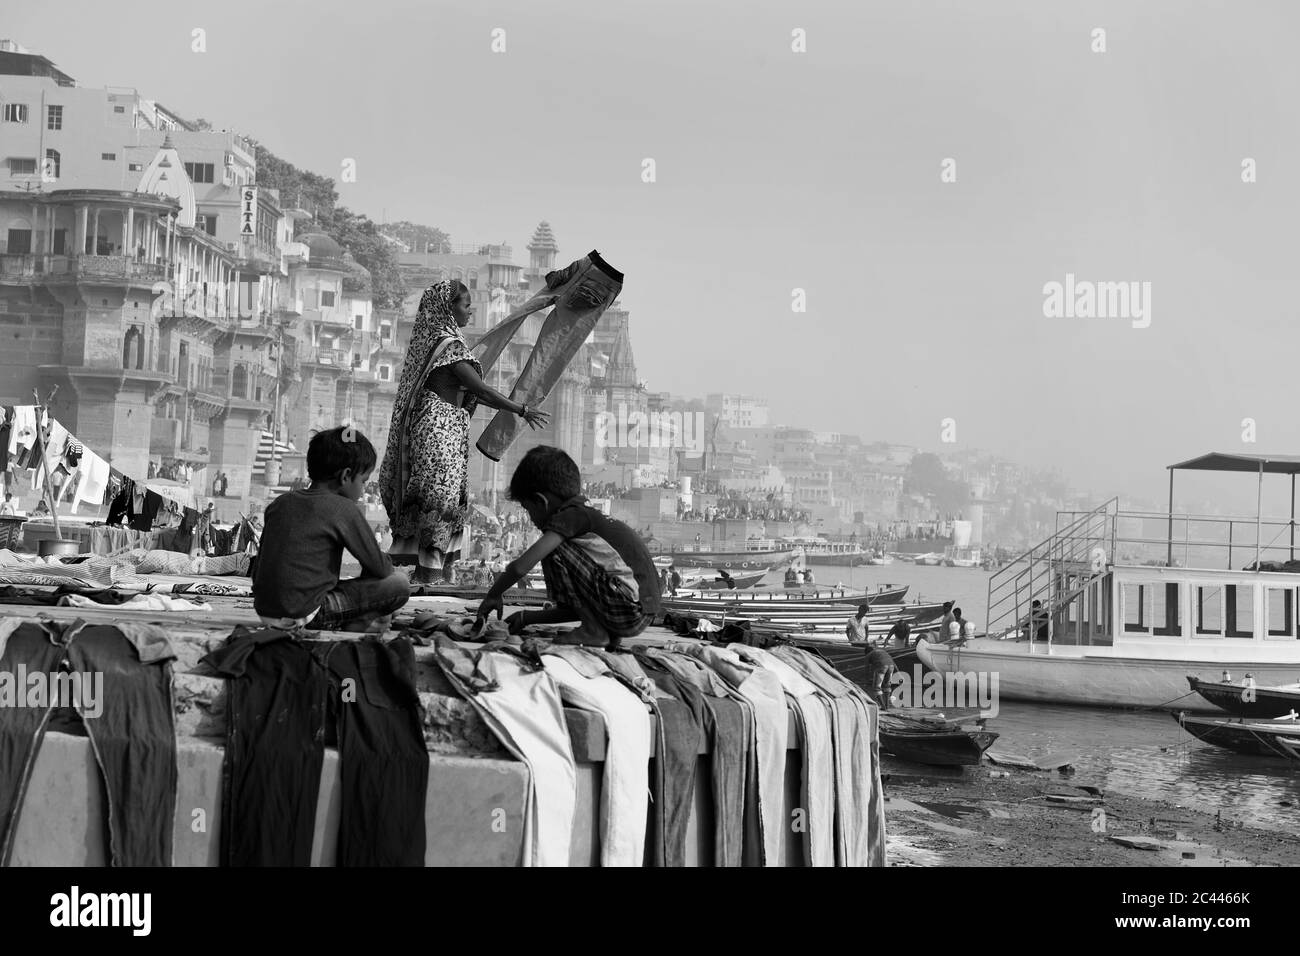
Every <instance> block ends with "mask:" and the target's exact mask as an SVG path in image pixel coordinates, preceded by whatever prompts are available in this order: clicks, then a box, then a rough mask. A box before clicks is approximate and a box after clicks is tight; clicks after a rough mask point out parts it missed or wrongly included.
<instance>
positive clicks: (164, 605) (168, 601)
mask: <svg viewBox="0 0 1300 956" xmlns="http://www.w3.org/2000/svg"><path fill="white" fill-rule="evenodd" d="M59 603H60V604H63V605H65V606H67V607H92V608H103V607H119V608H124V609H126V610H134V611H211V610H212V605H211V604H203V603H199V602H195V601H187V600H185V599H184V598H175V597H169V596H167V595H166V594H137V595H135V596H134V597H132V598H129V599H128V600H125V601H119V602H110V603H102V602H100V601H96V600H94V599H93V598H90V597H88V596H86V595H84V594H65V595H64V596H63V598H62V599H61V600H60V601H59Z"/></svg>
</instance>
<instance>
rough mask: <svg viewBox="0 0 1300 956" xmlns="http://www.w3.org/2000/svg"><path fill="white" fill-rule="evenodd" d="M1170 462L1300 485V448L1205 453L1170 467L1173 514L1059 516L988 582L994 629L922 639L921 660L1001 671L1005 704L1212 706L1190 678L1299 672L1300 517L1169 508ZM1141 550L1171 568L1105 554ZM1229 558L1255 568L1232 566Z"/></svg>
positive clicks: (1295, 677)
mask: <svg viewBox="0 0 1300 956" xmlns="http://www.w3.org/2000/svg"><path fill="white" fill-rule="evenodd" d="M1175 469H1185V470H1199V471H1239V472H1250V473H1254V474H1257V476H1258V480H1259V481H1260V482H1261V484H1262V481H1263V476H1264V475H1265V474H1282V475H1290V476H1291V477H1292V487H1293V488H1294V480H1295V475H1296V474H1300V457H1278V456H1270V457H1261V456H1250V455H1235V454H1211V455H1205V456H1202V457H1201V458H1197V459H1193V460H1191V461H1187V462H1183V463H1181V464H1178V465H1174V466H1171V469H1170V508H1169V512H1168V513H1167V514H1156V513H1144V512H1128V511H1121V510H1119V507H1118V500H1117V499H1111V500H1110V501H1108V502H1107V503H1106V504H1104V505H1102V506H1100V507H1099V508H1097V509H1095V510H1093V511H1091V512H1085V513H1082V514H1074V513H1071V514H1065V515H1061V516H1058V527H1060V530H1059V531H1057V533H1056V534H1054V535H1053V536H1052V537H1051V538H1049V539H1047V540H1046V541H1044V542H1043V543H1042V544H1040V545H1038V546H1036V547H1035V548H1032V549H1031V550H1030V551H1028V552H1026V553H1025V554H1023V555H1021V556H1020V557H1019V558H1017V559H1015V560H1014V561H1012V562H1011V563H1010V564H1008V565H1007V566H1006V567H1004V568H1003V569H1002V570H1000V571H998V572H997V573H995V574H994V575H992V576H991V577H990V579H989V600H988V608H989V616H988V619H987V627H986V633H987V634H988V635H990V636H988V637H985V638H979V639H975V640H971V641H968V642H966V643H965V644H960V645H947V644H924V643H923V644H921V645H920V646H919V647H918V654H919V656H920V658H921V660H922V661H923V662H924V663H925V665H926V666H927V667H930V668H932V669H934V670H936V671H940V672H942V673H962V674H969V673H990V674H996V675H997V679H998V685H997V686H998V694H999V695H1000V696H1001V697H1003V698H1005V699H1008V700H1032V701H1043V702H1048V703H1058V704H1085V705H1097V706H1110V707H1149V708H1163V709H1168V710H1213V709H1214V708H1213V707H1212V706H1211V705H1210V704H1208V703H1207V702H1206V701H1205V700H1204V699H1203V698H1201V697H1200V696H1199V695H1198V694H1196V693H1194V692H1191V693H1189V690H1188V681H1187V679H1188V677H1198V678H1201V679H1204V680H1212V681H1221V682H1227V681H1234V680H1240V681H1245V678H1246V675H1247V674H1249V675H1250V677H1251V678H1252V680H1253V682H1254V684H1255V685H1257V686H1270V685H1285V684H1293V683H1295V682H1297V681H1300V630H1298V629H1297V608H1298V607H1300V562H1296V560H1295V515H1294V512H1293V513H1292V515H1291V518H1290V520H1289V521H1265V520H1264V519H1263V517H1262V515H1261V514H1258V513H1257V514H1256V515H1255V516H1253V517H1249V518H1231V517H1219V516H1196V515H1177V514H1174V512H1173V471H1174V470H1175ZM1292 501H1294V496H1293V498H1292ZM1062 518H1064V521H1062V520H1061V519H1062ZM1157 532H1158V533H1159V535H1160V536H1159V537H1157V536H1156V534H1157ZM1133 545H1138V546H1140V547H1147V548H1149V547H1151V546H1154V545H1159V548H1160V550H1161V552H1162V554H1161V556H1160V558H1161V560H1160V562H1159V563H1160V564H1163V565H1164V566H1163V567H1161V566H1151V565H1149V564H1139V563H1137V562H1138V561H1139V560H1141V559H1142V557H1143V556H1144V555H1140V554H1139V555H1135V556H1133V557H1129V558H1127V560H1129V561H1132V562H1133V563H1130V564H1114V563H1111V562H1110V561H1109V560H1108V556H1109V555H1115V554H1126V555H1130V554H1134V551H1133V549H1132V547H1131V546H1133ZM1117 546H1123V547H1122V549H1121V550H1117ZM1175 551H1181V552H1182V554H1181V555H1180V556H1179V557H1178V558H1176V557H1175ZM1269 558H1274V559H1275V560H1273V561H1271V562H1270V561H1269V560H1268V559H1269ZM1234 559H1235V561H1236V562H1247V569H1244V570H1233V568H1232V565H1233V564H1234ZM1288 559H1289V560H1288ZM1215 564H1218V565H1219V567H1214V566H1213V565H1215ZM1035 602H1038V606H1037V607H1035V606H1034V604H1035ZM1031 632H1032V633H1031ZM999 638H1000V639H999ZM1031 638H1033V639H1031ZM1243 692H1245V689H1243Z"/></svg>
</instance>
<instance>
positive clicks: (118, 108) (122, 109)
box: [113, 106, 126, 113]
mask: <svg viewBox="0 0 1300 956" xmlns="http://www.w3.org/2000/svg"><path fill="white" fill-rule="evenodd" d="M113 112H114V113H125V112H126V107H125V106H114V107H113Z"/></svg>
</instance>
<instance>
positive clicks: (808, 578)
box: [803, 568, 816, 584]
mask: <svg viewBox="0 0 1300 956" xmlns="http://www.w3.org/2000/svg"><path fill="white" fill-rule="evenodd" d="M803 583H804V584H815V583H816V582H815V581H813V573H812V568H809V569H808V570H807V571H805V572H804V573H803Z"/></svg>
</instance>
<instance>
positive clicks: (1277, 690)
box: [1187, 676, 1300, 719]
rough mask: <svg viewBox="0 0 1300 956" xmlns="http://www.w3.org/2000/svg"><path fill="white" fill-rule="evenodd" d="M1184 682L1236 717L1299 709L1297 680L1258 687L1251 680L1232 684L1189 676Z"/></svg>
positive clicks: (1257, 715)
mask: <svg viewBox="0 0 1300 956" xmlns="http://www.w3.org/2000/svg"><path fill="white" fill-rule="evenodd" d="M1187 683H1188V684H1190V685H1191V688H1192V690H1194V691H1196V693H1198V694H1200V695H1201V696H1202V697H1204V698H1205V699H1206V700H1208V701H1209V702H1210V703H1211V704H1214V706H1216V707H1218V708H1220V709H1222V710H1226V711H1227V712H1228V713H1230V714H1236V715H1237V716H1238V717H1253V718H1264V719H1268V718H1270V717H1285V716H1286V715H1287V714H1290V713H1296V712H1300V684H1291V685H1289V686H1286V687H1261V686H1259V685H1258V684H1257V683H1255V682H1253V681H1248V682H1244V683H1241V684H1233V683H1230V682H1225V681H1209V680H1201V679H1200V678H1199V677H1191V676H1189V677H1188V678H1187Z"/></svg>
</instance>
